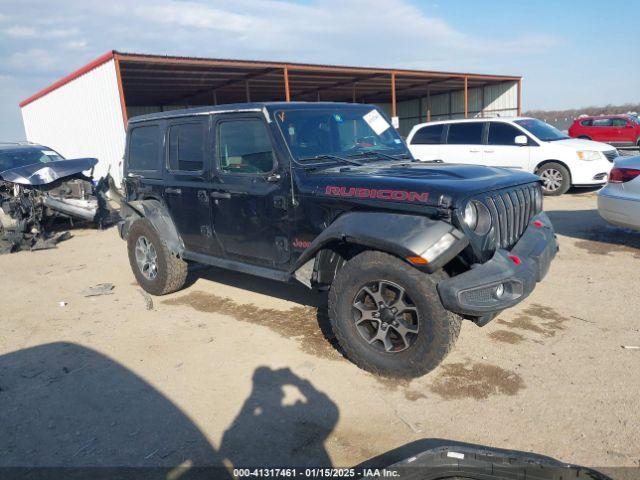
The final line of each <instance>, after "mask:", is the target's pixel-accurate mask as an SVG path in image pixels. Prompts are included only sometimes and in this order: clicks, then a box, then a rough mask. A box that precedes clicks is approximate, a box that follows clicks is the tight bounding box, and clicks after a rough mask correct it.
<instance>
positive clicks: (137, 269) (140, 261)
mask: <svg viewBox="0 0 640 480" xmlns="http://www.w3.org/2000/svg"><path fill="white" fill-rule="evenodd" d="M127 250H128V253H129V264H130V265H131V270H133V274H134V275H135V277H136V280H137V281H138V283H139V284H140V286H141V287H142V288H143V289H144V290H145V291H147V292H149V293H151V294H152V295H166V294H167V293H172V292H175V291H178V290H180V289H181V288H182V287H183V286H184V284H185V281H186V279H187V262H185V261H184V260H182V259H180V258H178V257H176V256H175V255H173V254H172V253H171V252H170V251H169V249H168V248H167V246H166V245H165V243H164V242H163V241H162V240H161V239H160V236H159V235H158V233H157V232H156V229H155V228H154V227H153V225H152V224H151V223H150V222H149V220H147V219H146V218H141V219H140V220H136V221H135V222H134V223H133V225H131V228H130V229H129V234H128V236H127Z"/></svg>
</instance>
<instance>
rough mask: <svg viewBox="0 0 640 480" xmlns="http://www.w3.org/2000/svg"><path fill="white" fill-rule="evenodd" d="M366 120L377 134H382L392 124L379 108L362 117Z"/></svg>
mask: <svg viewBox="0 0 640 480" xmlns="http://www.w3.org/2000/svg"><path fill="white" fill-rule="evenodd" d="M362 118H363V119H364V121H365V122H367V123H368V124H369V126H370V127H371V129H372V130H373V131H374V132H375V133H376V135H380V134H381V133H382V132H384V131H386V130H387V129H388V128H389V127H391V125H389V122H387V121H386V120H385V119H384V117H383V116H382V115H380V112H378V111H377V110H371V111H370V112H369V113H367V114H366V115H364V116H363V117H362Z"/></svg>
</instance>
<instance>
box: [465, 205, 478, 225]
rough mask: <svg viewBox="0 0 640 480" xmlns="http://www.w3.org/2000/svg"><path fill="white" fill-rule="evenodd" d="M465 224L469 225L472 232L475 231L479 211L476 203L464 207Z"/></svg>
mask: <svg viewBox="0 0 640 480" xmlns="http://www.w3.org/2000/svg"><path fill="white" fill-rule="evenodd" d="M462 220H463V221H464V223H466V224H467V227H469V228H470V229H471V230H475V228H476V225H477V224H478V209H477V208H476V205H475V203H474V202H469V203H467V206H466V207H464V216H463V217H462Z"/></svg>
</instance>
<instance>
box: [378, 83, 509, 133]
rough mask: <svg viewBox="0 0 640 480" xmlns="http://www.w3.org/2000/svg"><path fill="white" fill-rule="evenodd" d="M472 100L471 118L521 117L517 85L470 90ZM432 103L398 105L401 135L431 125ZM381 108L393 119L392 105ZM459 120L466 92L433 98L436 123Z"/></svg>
mask: <svg viewBox="0 0 640 480" xmlns="http://www.w3.org/2000/svg"><path fill="white" fill-rule="evenodd" d="M468 96H469V107H468V108H469V110H468V111H469V117H495V116H501V117H514V116H516V115H517V114H518V84H517V82H504V83H500V84H496V85H488V86H486V87H480V88H470V89H469V90H468ZM483 97H484V99H483ZM428 103H429V102H428V100H427V97H422V98H419V99H415V100H408V101H404V102H398V103H397V111H398V117H400V134H401V135H403V136H407V135H408V134H409V132H410V131H411V128H412V127H413V126H414V125H416V124H418V123H422V122H426V121H427V110H429V105H428ZM483 104H484V107H483ZM380 107H382V108H383V110H384V111H385V112H386V113H387V115H389V116H391V104H389V103H385V104H381V105H380ZM457 118H464V90H456V91H454V92H451V93H443V94H439V95H433V96H432V97H431V120H432V121H436V120H449V119H457Z"/></svg>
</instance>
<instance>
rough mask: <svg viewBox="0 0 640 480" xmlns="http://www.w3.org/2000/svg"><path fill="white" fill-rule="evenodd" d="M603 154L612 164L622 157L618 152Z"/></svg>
mask: <svg viewBox="0 0 640 480" xmlns="http://www.w3.org/2000/svg"><path fill="white" fill-rule="evenodd" d="M602 153H603V154H604V156H605V157H607V160H609V161H610V162H613V161H614V160H615V159H616V158H618V156H619V155H620V154H619V153H618V150H607V151H606V152H602Z"/></svg>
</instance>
